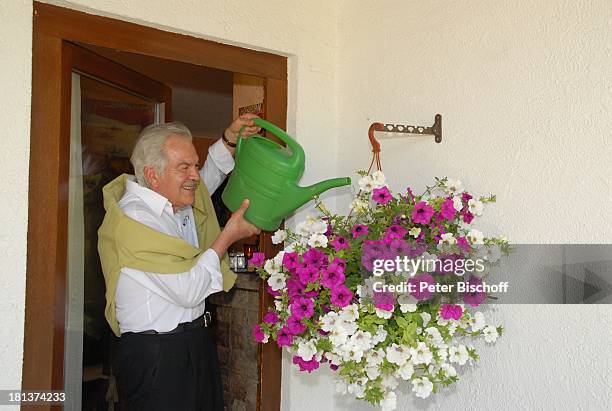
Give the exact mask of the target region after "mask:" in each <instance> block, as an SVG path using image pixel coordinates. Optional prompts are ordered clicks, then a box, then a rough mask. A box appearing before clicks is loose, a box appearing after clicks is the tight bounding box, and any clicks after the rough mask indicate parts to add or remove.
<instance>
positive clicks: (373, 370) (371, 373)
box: [365, 365, 380, 380]
mask: <svg viewBox="0 0 612 411" xmlns="http://www.w3.org/2000/svg"><path fill="white" fill-rule="evenodd" d="M365 372H366V375H367V376H368V378H369V379H371V380H375V379H377V378H378V377H379V376H380V369H379V368H378V366H376V365H372V366H368V367H366V368H365Z"/></svg>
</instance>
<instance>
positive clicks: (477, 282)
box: [463, 276, 487, 307]
mask: <svg viewBox="0 0 612 411" xmlns="http://www.w3.org/2000/svg"><path fill="white" fill-rule="evenodd" d="M467 287H468V290H470V291H468V292H466V293H465V294H463V302H465V303H466V304H468V305H470V306H471V307H478V306H479V305H480V304H482V303H483V302H484V300H486V299H487V294H486V293H485V292H484V291H479V290H478V288H477V289H475V290H473V291H471V289H472V288H473V287H479V288H480V289H482V288H483V287H482V278H478V277H474V276H472V277H471V278H470V279H469V280H468V283H467Z"/></svg>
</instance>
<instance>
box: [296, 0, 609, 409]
mask: <svg viewBox="0 0 612 411" xmlns="http://www.w3.org/2000/svg"><path fill="white" fill-rule="evenodd" d="M359 4H360V5H357V4H355V2H353V1H348V0H345V1H342V2H341V3H340V13H339V24H338V39H339V40H338V43H339V48H338V50H339V52H338V71H337V79H338V81H337V84H338V93H337V95H338V125H339V126H338V144H339V147H341V148H342V149H341V152H343V153H344V154H345V155H341V156H340V157H339V171H338V172H339V173H340V174H342V173H346V172H348V171H350V170H353V169H357V168H367V166H368V165H369V161H370V159H371V153H370V151H369V150H370V147H369V143H368V140H367V129H368V127H369V125H370V124H371V123H372V122H374V121H381V122H386V123H397V124H412V125H427V126H429V125H431V124H433V119H434V114H436V113H440V114H442V116H443V121H442V129H443V141H442V143H441V144H436V143H435V142H434V141H433V137H402V138H393V139H391V138H389V137H390V136H389V135H386V137H385V135H384V134H379V135H378V136H380V138H379V140H380V141H381V146H382V164H383V169H384V170H385V172H386V174H387V175H388V176H389V177H390V181H391V185H392V187H393V188H394V189H395V190H404V189H405V187H406V186H408V185H410V186H413V187H416V188H417V189H422V188H423V187H424V186H425V184H427V183H430V182H431V181H432V180H433V176H439V177H442V176H449V177H451V178H460V179H461V180H463V181H464V183H465V184H466V185H467V186H468V187H469V188H470V189H471V190H474V191H475V192H479V193H482V194H489V193H491V192H494V193H496V194H497V195H498V203H497V204H495V205H492V206H490V207H487V208H486V212H485V216H483V218H482V220H481V222H480V224H481V226H482V227H484V229H485V231H486V232H488V233H505V234H507V235H508V236H509V238H510V239H511V240H512V241H514V242H522V243H538V242H541V243H564V242H568V243H597V242H604V243H611V242H612V229H611V225H610V217H609V212H607V211H604V210H605V209H607V208H609V204H610V203H611V200H612V181H611V179H610V174H611V173H612V166H610V162H611V159H612V145H611V144H610V143H609V141H607V140H609V138H610V136H611V132H610V130H611V128H612V117H611V116H610V114H611V109H612V93H611V91H612V80H611V79H612V76H611V75H610V74H611V71H610V67H611V66H612V53H611V51H612V50H611V49H612V43H611V42H610V29H611V26H610V24H611V23H610V22H611V21H612V5H611V3H610V2H609V1H607V0H599V1H588V2H572V1H563V0H558V1H545V2H534V1H486V2H485V1H468V0H465V1H453V2H450V1H420V2H417V1H400V0H398V1H383V2H367V3H366V2H360V3H359ZM534 282H536V279H534ZM495 316H496V317H497V318H499V320H500V322H501V323H503V324H504V325H505V326H506V329H507V334H506V335H505V336H504V337H503V338H502V339H501V340H500V341H499V342H498V344H497V345H496V346H494V347H484V348H483V349H482V350H481V358H482V361H480V362H479V363H478V364H479V365H478V366H477V367H475V368H473V369H470V370H468V372H467V373H466V374H464V376H462V377H461V380H460V382H459V383H458V384H456V385H455V387H453V388H452V389H451V390H450V395H442V396H435V397H433V398H432V399H428V400H419V399H418V398H417V399H412V398H411V397H410V396H408V395H403V396H401V397H400V398H399V399H398V409H414V408H417V409H432V410H433V409H444V410H446V409H470V410H491V409H504V410H517V409H545V410H553V409H555V410H557V409H563V410H566V409H567V410H571V409H589V410H590V409H610V408H612V394H611V393H610V378H611V377H610V371H611V370H612V367H611V365H612V363H611V362H610V361H611V360H610V357H611V356H612V346H611V345H610V344H609V341H610V340H611V338H612V328H611V327H610V325H611V322H612V320H611V318H612V307H611V306H609V305H602V306H553V305H547V306H535V305H533V306H502V307H499V309H498V311H497V312H496V313H495ZM341 403H342V402H341V401H340V400H337V401H336V402H335V404H336V408H337V409H339V410H347V411H348V410H349V409H350V410H353V411H356V410H366V409H370V407H367V406H364V405H359V404H356V403H350V404H347V405H341ZM304 409H305V408H304Z"/></svg>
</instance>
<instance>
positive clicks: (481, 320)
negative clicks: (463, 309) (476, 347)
mask: <svg viewBox="0 0 612 411" xmlns="http://www.w3.org/2000/svg"><path fill="white" fill-rule="evenodd" d="M468 324H469V325H470V326H471V327H472V332H476V331H480V330H482V329H483V328H484V326H485V325H486V324H485V316H484V314H483V313H481V312H480V311H477V312H475V313H474V315H472V317H470V319H468Z"/></svg>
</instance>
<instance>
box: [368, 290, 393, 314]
mask: <svg viewBox="0 0 612 411" xmlns="http://www.w3.org/2000/svg"><path fill="white" fill-rule="evenodd" d="M372 298H373V300H374V306H375V307H376V308H380V309H382V310H385V311H393V307H394V305H395V297H394V296H393V293H391V292H389V291H374V293H373V294H372Z"/></svg>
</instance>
